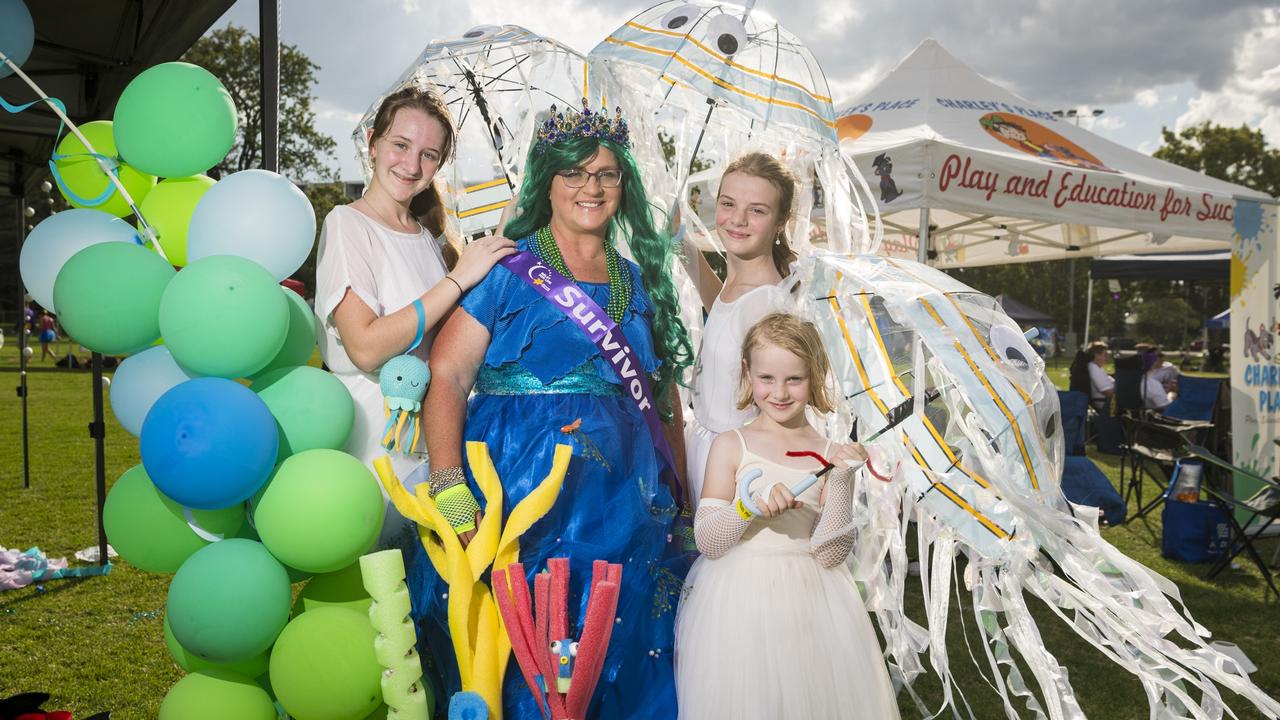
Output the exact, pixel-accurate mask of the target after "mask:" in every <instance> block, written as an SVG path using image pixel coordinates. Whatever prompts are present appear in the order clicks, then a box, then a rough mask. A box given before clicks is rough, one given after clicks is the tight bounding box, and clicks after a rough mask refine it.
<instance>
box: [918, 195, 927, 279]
mask: <svg viewBox="0 0 1280 720" xmlns="http://www.w3.org/2000/svg"><path fill="white" fill-rule="evenodd" d="M919 244H920V247H919V248H918V249H917V250H916V260H917V261H919V262H920V264H922V265H928V264H929V208H927V207H922V208H920V243H919Z"/></svg>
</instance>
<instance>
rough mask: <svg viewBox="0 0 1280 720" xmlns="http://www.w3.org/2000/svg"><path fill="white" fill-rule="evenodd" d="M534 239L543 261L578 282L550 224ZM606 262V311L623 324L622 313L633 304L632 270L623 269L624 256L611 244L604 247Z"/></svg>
mask: <svg viewBox="0 0 1280 720" xmlns="http://www.w3.org/2000/svg"><path fill="white" fill-rule="evenodd" d="M533 241H534V242H533V244H534V253H535V254H536V255H537V256H538V257H539V258H540V259H541V260H542V261H543V262H545V263H548V264H550V265H551V267H553V268H555V269H556V270H557V271H559V273H560V274H561V275H564V276H565V277H567V278H569V279H570V280H573V281H574V282H577V280H576V279H575V278H574V277H573V273H571V272H569V266H568V265H565V262H564V258H563V257H561V255H560V248H559V247H558V246H557V245H556V239H555V237H554V236H552V234H551V226H550V225H545V226H543V227H542V228H540V229H539V230H538V232H536V233H534V236H533ZM604 263H605V268H606V269H607V270H608V273H609V303H608V304H607V305H605V307H604V311H605V312H606V313H608V314H609V317H611V318H613V321H614V322H615V323H618V324H622V315H623V313H625V312H626V311H627V307H629V306H630V305H631V295H632V293H633V292H634V288H632V286H631V272H630V271H626V272H624V271H623V269H622V258H621V257H620V256H619V255H618V251H617V250H616V249H614V248H613V246H611V245H606V246H605V248H604Z"/></svg>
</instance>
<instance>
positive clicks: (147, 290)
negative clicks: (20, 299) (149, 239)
mask: <svg viewBox="0 0 1280 720" xmlns="http://www.w3.org/2000/svg"><path fill="white" fill-rule="evenodd" d="M264 272H265V271H264ZM173 277H174V271H173V268H172V267H170V266H169V264H168V263H166V262H165V261H164V260H162V259H161V258H160V256H159V255H157V254H155V253H153V252H151V251H150V250H147V249H146V248H144V247H142V246H141V245H131V244H129V243H119V242H109V243H99V244H97V245H90V246H89V247H87V248H85V249H83V250H81V251H80V252H78V253H76V254H75V255H72V256H71V259H70V260H67V263H66V264H65V265H63V266H62V269H61V270H59V271H58V277H57V279H55V280H54V281H53V304H54V307H56V308H58V320H59V322H61V323H62V327H63V328H65V329H66V331H67V333H68V334H69V335H71V337H72V338H74V339H75V340H76V342H78V343H80V344H81V345H84V346H85V347H87V348H89V349H90V350H93V351H95V352H100V353H102V354H103V355H129V354H132V353H135V352H137V351H139V350H142V349H144V348H147V347H150V345H151V344H152V343H153V342H155V340H156V338H158V337H160V324H159V323H158V322H157V315H158V313H159V310H160V298H161V297H162V296H163V294H164V292H165V287H166V286H167V285H168V284H169V281H170V280H172V279H173Z"/></svg>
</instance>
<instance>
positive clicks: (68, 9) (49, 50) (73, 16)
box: [0, 0, 235, 197]
mask: <svg viewBox="0 0 1280 720" xmlns="http://www.w3.org/2000/svg"><path fill="white" fill-rule="evenodd" d="M234 3H235V0H187V1H185V2H170V1H169V0H63V1H62V2H43V1H42V0H26V5H27V9H28V10H30V11H31V18H32V20H33V21H34V22H35V29H36V42H35V47H34V48H32V50H31V56H30V57H29V58H28V59H27V61H26V62H25V63H23V65H22V70H23V72H25V73H27V74H28V75H30V76H31V79H32V80H34V81H35V82H36V83H37V84H38V85H40V87H42V88H44V91H45V92H47V93H48V94H49V96H50V97H55V98H58V99H59V100H61V101H62V102H63V103H64V104H65V105H66V108H67V115H68V117H70V118H71V120H72V121H73V122H75V123H77V124H79V123H82V122H89V121H91V120H110V119H111V115H112V113H113V112H114V111H115V105H116V100H118V99H119V98H120V93H121V92H123V91H124V88H125V86H126V85H128V84H129V81H130V80H133V78H134V77H135V76H136V75H137V74H138V73H140V72H142V71H143V70H145V69H147V68H148V67H151V66H152V65H155V64H157V63H162V62H168V61H170V60H176V59H177V58H178V57H180V56H181V55H182V53H184V52H186V50H187V48H189V47H191V45H192V43H194V42H195V41H196V40H197V39H199V37H200V36H201V35H203V34H204V32H205V31H206V30H208V29H209V27H210V26H211V25H213V23H215V22H217V20H218V18H219V17H221V16H222V14H223V13H224V12H226V10H227V8H229V7H231V6H232V5H233V4H234ZM0 97H3V98H4V99H5V100H6V101H8V102H10V103H13V104H15V105H20V104H23V103H26V102H29V101H31V100H34V99H36V95H35V93H34V92H32V90H31V88H30V87H28V86H27V84H26V83H24V82H23V81H22V79H21V78H19V77H17V76H15V75H10V76H9V77H6V78H4V79H0ZM4 117H5V121H4V123H3V125H2V126H0V158H3V160H0V196H7V197H20V196H22V195H23V194H31V193H33V192H34V191H35V189H36V188H35V186H36V185H38V184H39V183H40V181H41V180H42V179H44V178H45V177H47V176H48V169H47V166H46V164H45V163H46V162H47V161H48V160H49V156H50V155H51V154H52V152H53V139H54V137H55V135H56V134H57V131H58V125H59V123H58V118H57V116H55V115H54V114H53V112H52V111H51V110H49V109H48V108H47V107H45V106H43V105H36V106H32V107H31V108H30V109H28V110H26V111H25V112H22V113H19V114H17V115H9V114H8V113H6V114H5V116H4ZM6 160H7V162H6Z"/></svg>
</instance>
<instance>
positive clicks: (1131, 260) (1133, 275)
mask: <svg viewBox="0 0 1280 720" xmlns="http://www.w3.org/2000/svg"><path fill="white" fill-rule="evenodd" d="M1089 275H1090V277H1092V278H1094V279H1096V280H1104V279H1111V278H1115V279H1118V280H1200V281H1209V282H1227V281H1228V280H1230V276H1231V251H1230V250H1210V251H1207V252H1189V253H1169V254H1161V255H1116V256H1114V257H1108V258H1095V259H1093V260H1091V261H1090V262H1089Z"/></svg>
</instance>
